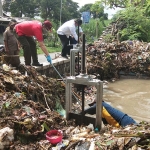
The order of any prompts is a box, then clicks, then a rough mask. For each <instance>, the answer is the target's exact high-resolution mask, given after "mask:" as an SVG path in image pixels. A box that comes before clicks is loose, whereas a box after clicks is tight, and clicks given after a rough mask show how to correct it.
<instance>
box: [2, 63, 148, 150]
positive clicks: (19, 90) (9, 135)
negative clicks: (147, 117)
mask: <svg viewBox="0 0 150 150" xmlns="http://www.w3.org/2000/svg"><path fill="white" fill-rule="evenodd" d="M22 67H24V69H25V74H21V73H20V72H19V71H18V70H13V69H11V68H10V67H9V66H7V65H3V66H1V67H0V149H2V150H3V149H10V150H20V149H22V150H26V149H31V150H35V149H38V150H49V149H53V150H60V149H61V150H63V149H64V150H74V149H76V150H81V149H89V150H94V149H95V150H100V149H112V150H113V149H114V150H116V149H131V148H132V149H138V150H139V149H149V148H150V147H149V145H150V142H149V141H150V123H147V122H144V121H143V122H141V123H140V124H139V125H138V126H135V125H133V126H132V125H131V126H127V127H125V128H114V127H112V126H105V127H104V128H103V129H102V130H101V131H100V132H99V131H97V130H96V129H94V127H93V126H92V125H91V124H90V125H89V126H85V125H82V126H78V125H76V124H75V121H74V120H66V119H65V118H64V116H63V115H62V114H61V112H62V110H63V108H64V103H65V86H64V84H62V82H61V81H59V80H57V79H52V78H47V77H45V76H42V75H39V74H38V73H37V72H36V70H35V69H34V68H33V67H26V66H22ZM86 92H87V90H86ZM87 94H88V93H87ZM73 106H74V107H75V106H76V105H73ZM53 129H56V130H61V131H62V134H63V139H62V142H60V143H58V144H56V145H53V144H51V143H50V142H49V141H48V140H46V136H45V134H46V132H47V131H50V130H53Z"/></svg>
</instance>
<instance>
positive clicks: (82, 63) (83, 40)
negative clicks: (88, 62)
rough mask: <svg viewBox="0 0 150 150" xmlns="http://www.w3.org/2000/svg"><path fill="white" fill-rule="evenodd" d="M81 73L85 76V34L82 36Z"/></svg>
mask: <svg viewBox="0 0 150 150" xmlns="http://www.w3.org/2000/svg"><path fill="white" fill-rule="evenodd" d="M81 61H82V62H81V73H82V74H85V34H83V35H82V59H81Z"/></svg>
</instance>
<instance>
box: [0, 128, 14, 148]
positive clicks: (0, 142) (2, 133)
mask: <svg viewBox="0 0 150 150" xmlns="http://www.w3.org/2000/svg"><path fill="white" fill-rule="evenodd" d="M4 139H5V140H4ZM13 140H14V131H13V129H10V128H9V127H5V128H3V129H1V130H0V149H6V148H8V147H9V146H10V144H11V143H12V141H13Z"/></svg>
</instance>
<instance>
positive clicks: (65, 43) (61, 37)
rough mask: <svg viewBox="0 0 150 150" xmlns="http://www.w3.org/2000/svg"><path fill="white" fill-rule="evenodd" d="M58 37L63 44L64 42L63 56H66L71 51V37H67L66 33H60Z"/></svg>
mask: <svg viewBox="0 0 150 150" xmlns="http://www.w3.org/2000/svg"><path fill="white" fill-rule="evenodd" d="M58 37H59V38H60V41H61V44H62V52H61V55H62V56H66V55H67V54H69V53H70V48H69V47H68V45H69V38H67V36H66V35H60V34H58Z"/></svg>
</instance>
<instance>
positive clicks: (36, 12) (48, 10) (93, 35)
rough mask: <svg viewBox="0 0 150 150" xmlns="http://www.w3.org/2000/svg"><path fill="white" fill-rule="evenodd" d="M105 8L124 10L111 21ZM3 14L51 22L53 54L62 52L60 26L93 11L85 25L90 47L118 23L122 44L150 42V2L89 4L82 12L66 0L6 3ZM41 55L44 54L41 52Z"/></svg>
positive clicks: (104, 0) (48, 40) (49, 38)
mask: <svg viewBox="0 0 150 150" xmlns="http://www.w3.org/2000/svg"><path fill="white" fill-rule="evenodd" d="M61 6H62V7H61ZM104 6H107V7H109V8H118V7H119V8H123V9H122V10H121V11H120V12H118V13H117V14H116V15H115V16H114V17H113V18H112V19H111V20H108V14H107V13H104ZM61 8H62V9H61ZM3 10H4V11H5V13H7V12H11V14H12V17H13V16H15V17H23V16H24V17H30V18H32V19H34V17H35V16H40V17H41V19H40V21H43V20H46V19H49V20H50V21H51V22H52V24H53V32H52V33H50V34H49V35H45V36H46V37H47V38H46V39H45V43H46V46H47V48H48V50H49V52H54V51H59V50H60V51H61V45H60V41H59V38H58V36H57V33H56V31H57V29H58V27H59V26H60V24H63V23H64V22H66V21H67V20H70V19H73V18H79V17H81V14H82V12H84V11H89V12H90V14H91V20H90V22H89V23H88V24H83V25H82V29H83V32H84V33H85V36H86V41H87V42H88V43H92V42H94V41H95V40H97V39H98V38H99V37H100V36H101V34H102V32H103V30H105V27H107V26H108V24H109V23H117V30H118V31H117V33H118V36H120V41H123V40H140V41H144V42H149V41H150V32H149V31H150V26H149V25H150V1H149V0H125V1H122V0H99V1H96V2H95V3H94V4H86V5H84V6H83V7H82V8H80V9H79V7H78V4H77V3H76V2H73V1H72V0H62V5H61V1H60V0H55V1H54V0H26V1H24V0H13V1H12V0H4V1H3ZM60 14H61V18H60ZM106 39H108V41H109V40H111V39H113V36H112V35H111V34H108V35H107V36H106ZM38 53H42V52H41V50H40V49H39V48H38Z"/></svg>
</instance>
